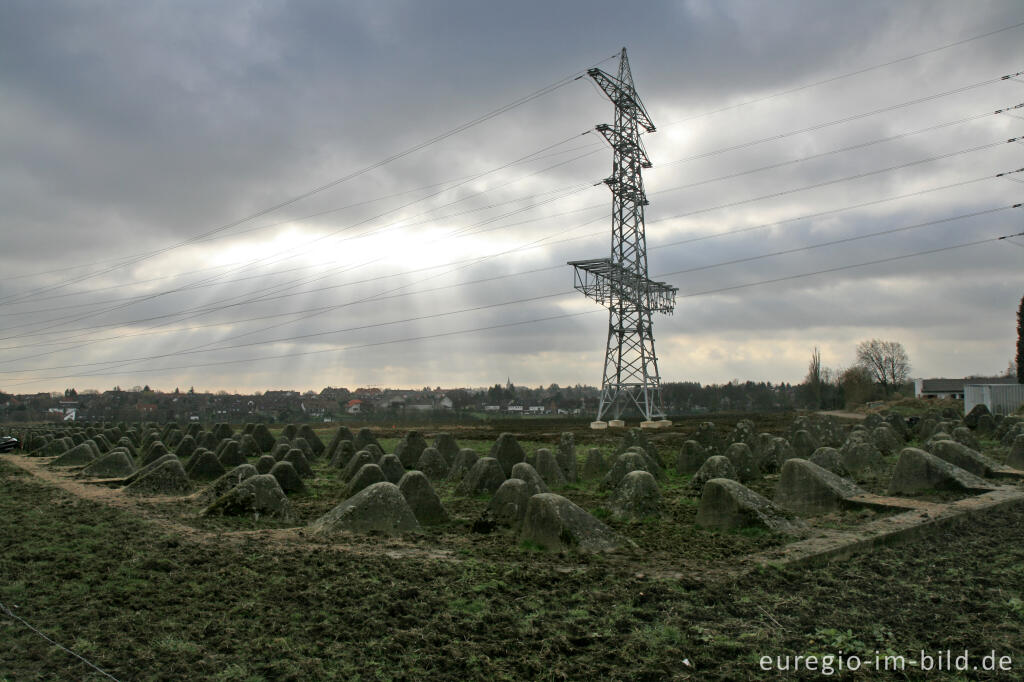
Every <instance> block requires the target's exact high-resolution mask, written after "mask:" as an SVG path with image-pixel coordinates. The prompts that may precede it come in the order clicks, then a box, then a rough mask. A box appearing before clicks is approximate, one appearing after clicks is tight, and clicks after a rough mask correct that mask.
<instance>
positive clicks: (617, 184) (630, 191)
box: [604, 173, 650, 206]
mask: <svg viewBox="0 0 1024 682" xmlns="http://www.w3.org/2000/svg"><path fill="white" fill-rule="evenodd" d="M637 179H639V178H637ZM633 180H634V178H633V177H632V176H628V175H626V174H624V173H616V174H615V175H613V176H611V177H610V178H605V180H604V184H606V185H608V187H609V188H610V189H611V190H612V192H613V193H614V194H616V195H617V196H619V197H620V198H622V199H624V200H626V201H631V202H633V203H634V204H638V205H640V206H646V205H647V204H649V203H650V202H649V201H647V195H646V194H645V193H644V189H643V187H638V186H637V185H635V184H633Z"/></svg>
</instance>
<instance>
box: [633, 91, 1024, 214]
mask: <svg viewBox="0 0 1024 682" xmlns="http://www.w3.org/2000/svg"><path fill="white" fill-rule="evenodd" d="M1021 108H1024V102H1022V103H1020V104H1016V105H1014V106H1012V107H1006V108H1004V109H998V110H996V111H991V112H987V113H984V114H976V115H974V116H967V117H966V118H960V119H957V120H955V121H949V122H947V123H939V124H937V125H933V126H928V127H927V128H920V129H918V130H910V131H907V132H904V133H899V134H897V135H890V136H889V137H879V138H876V139H874V140H869V141H867V142H860V143H858V144H853V145H847V146H845V147H838V148H836V149H830V150H828V151H825V152H819V153H818V154H811V155H809V156H802V157H800V158H798V159H791V160H789V161H782V162H780V163H773V164H770V165H768V166H761V167H759V168H753V169H750V170H745V171H740V172H737V173H729V174H727V175H719V176H717V177H714V178H708V179H706V180H699V181H697V182H691V183H688V184H685V185H676V186H674V187H670V188H668V189H662V190H658V191H656V192H652V194H660V193H662V192H670V191H677V190H680V189H690V188H691V187H700V186H701V185H707V184H709V183H712V182H720V181H722V180H732V179H733V178H739V177H742V176H744V175H750V174H752V173H760V172H762V171H766V170H775V169H776V168H784V167H785V166H791V165H794V164H798V163H804V162H806V161H812V160H814V159H821V158H824V157H826V156H832V155H833V154H841V153H845V152H849V151H856V150H858V149H865V148H867V147H871V146H874V145H876V144H884V143H886V142H893V141H895V140H902V139H904V138H907V137H911V136H913V135H920V134H922V133H930V132H933V131H935V130H940V129H942V128H948V127H950V126H955V125H960V124H962V123H968V122H970V121H977V120H978V119H982V118H987V117H989V116H996V115H999V114H1005V113H1007V112H1009V111H1012V110H1014V109H1021ZM684 160H685V159H684ZM675 163H680V160H677V161H669V162H667V163H662V164H659V165H658V166H656V168H664V167H665V166H670V165H672V164H675Z"/></svg>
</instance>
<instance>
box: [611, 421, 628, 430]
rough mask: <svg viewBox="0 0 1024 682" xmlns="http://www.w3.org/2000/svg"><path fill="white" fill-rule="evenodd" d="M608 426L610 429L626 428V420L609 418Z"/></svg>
mask: <svg viewBox="0 0 1024 682" xmlns="http://www.w3.org/2000/svg"><path fill="white" fill-rule="evenodd" d="M608 428H610V429H624V428H626V422H624V421H622V420H621V419H609V420H608Z"/></svg>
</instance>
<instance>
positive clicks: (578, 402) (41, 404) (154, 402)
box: [0, 380, 803, 423]
mask: <svg viewBox="0 0 1024 682" xmlns="http://www.w3.org/2000/svg"><path fill="white" fill-rule="evenodd" d="M662 395H663V398H664V401H665V410H666V412H669V413H673V414H680V413H689V414H695V413H698V414H699V413H702V412H708V411H715V410H729V409H737V410H786V409H793V408H795V407H798V406H800V405H802V402H803V401H802V399H801V391H800V386H792V385H790V384H776V385H773V384H771V383H764V382H762V383H754V382H744V383H741V382H732V383H730V384H725V385H708V386H702V385H701V384H698V383H695V382H685V383H666V384H663V385H662ZM599 398H600V391H599V389H598V388H597V387H594V386H585V385H580V384H577V385H575V386H559V385H558V384H550V385H548V386H546V387H545V386H537V387H534V388H529V387H524V386H516V385H514V384H513V383H512V382H511V381H510V380H507V381H506V382H505V383H503V384H501V383H498V384H495V385H493V386H490V387H487V388H453V389H442V388H441V387H435V388H431V387H423V388H420V389H402V388H378V387H364V388H356V389H348V388H343V387H332V386H328V387H326V388H323V389H321V390H320V391H319V392H317V391H311V390H310V391H305V392H300V391H295V390H268V391H263V392H256V393H252V394H239V393H228V392H227V391H217V392H213V393H209V392H201V391H196V390H194V389H193V388H192V387H185V388H180V387H179V388H174V389H171V390H158V389H152V388H150V387H149V386H134V387H131V388H122V387H120V386H115V387H114V388H112V389H110V390H107V391H98V390H81V391H78V390H76V389H74V388H68V389H65V390H64V391H63V392H52V393H32V394H26V395H13V394H8V393H4V392H2V391H0V421H5V422H38V421H122V420H130V421H137V420H146V421H158V422H163V421H176V422H186V421H201V422H210V421H227V422H235V423H241V422H248V421H263V422H268V423H283V422H311V423H313V422H334V421H342V420H354V419H360V420H369V421H374V420H377V419H382V420H386V419H390V418H400V417H403V416H408V417H415V416H417V415H418V416H420V417H426V418H429V417H431V416H437V417H441V416H443V415H448V416H449V417H450V416H452V413H460V414H462V415H464V416H466V417H470V418H471V417H472V416H473V415H476V416H479V417H486V416H495V417H498V416H506V417H515V416H542V415H561V416H581V415H588V414H591V413H593V412H594V411H595V410H596V409H597V404H598V400H599Z"/></svg>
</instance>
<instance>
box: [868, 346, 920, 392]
mask: <svg viewBox="0 0 1024 682" xmlns="http://www.w3.org/2000/svg"><path fill="white" fill-rule="evenodd" d="M857 364H859V365H860V366H861V367H863V368H865V369H866V370H868V371H869V372H870V373H871V377H872V378H873V379H874V380H875V381H876V382H877V383H879V384H881V385H882V389H883V390H884V391H885V393H886V395H888V393H889V391H891V390H892V389H893V388H895V387H897V386H899V385H900V384H902V383H903V382H905V381H906V380H907V377H908V376H909V375H910V358H909V357H907V351H906V350H905V349H904V348H903V344H902V343H900V342H898V341H881V340H879V339H871V340H870V341H862V342H861V343H859V344H857Z"/></svg>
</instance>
